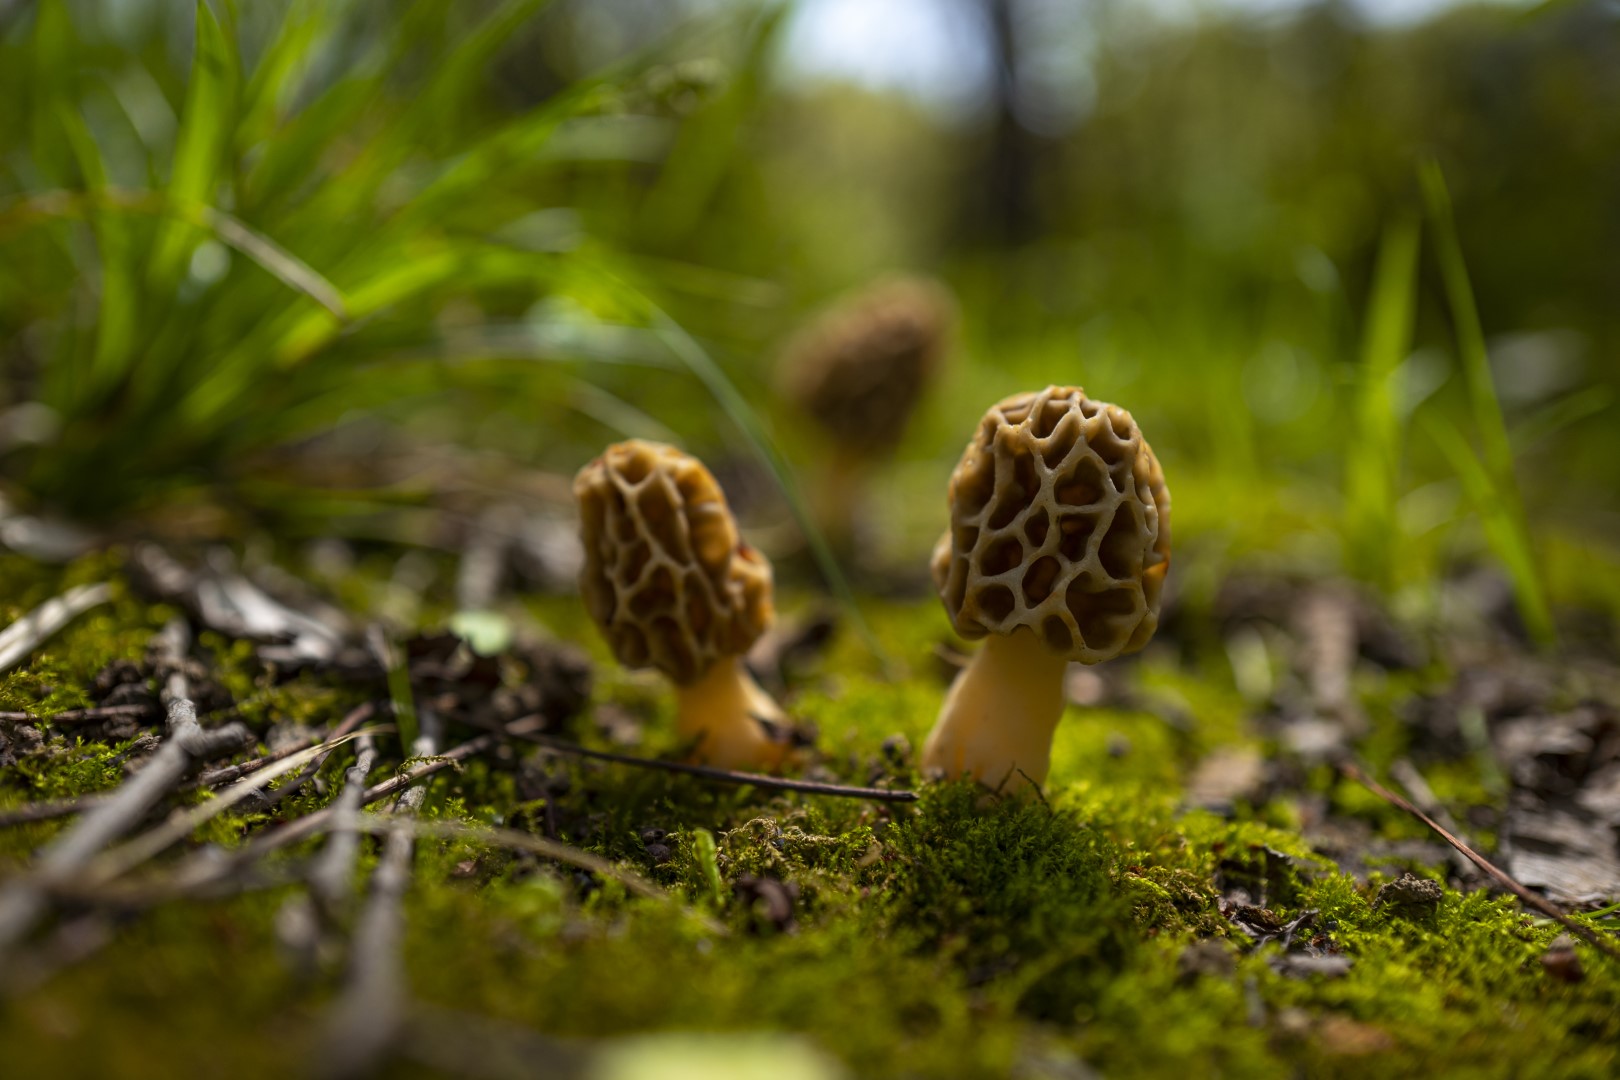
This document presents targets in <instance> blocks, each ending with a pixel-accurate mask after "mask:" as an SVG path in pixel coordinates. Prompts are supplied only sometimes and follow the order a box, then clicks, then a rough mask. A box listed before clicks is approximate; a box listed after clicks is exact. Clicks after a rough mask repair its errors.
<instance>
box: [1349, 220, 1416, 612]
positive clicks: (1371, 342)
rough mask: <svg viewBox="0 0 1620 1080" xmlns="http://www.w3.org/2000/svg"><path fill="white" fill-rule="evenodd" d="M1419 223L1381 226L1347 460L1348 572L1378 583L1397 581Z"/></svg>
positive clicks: (1407, 221)
mask: <svg viewBox="0 0 1620 1080" xmlns="http://www.w3.org/2000/svg"><path fill="white" fill-rule="evenodd" d="M1420 235H1421V234H1420V230H1419V223H1418V221H1417V220H1416V219H1415V218H1413V217H1402V218H1399V219H1397V220H1396V221H1394V222H1392V223H1390V225H1389V226H1387V227H1386V228H1385V229H1384V235H1383V239H1382V241H1381V242H1380V244H1379V248H1378V265H1377V269H1376V270H1375V272H1374V276H1373V290H1372V297H1371V299H1370V300H1369V301H1368V307H1367V323H1366V330H1365V334H1364V337H1363V339H1362V350H1361V371H1360V378H1359V384H1358V390H1357V400H1356V418H1355V434H1354V436H1353V438H1352V439H1351V442H1350V451H1349V453H1348V455H1347V459H1346V462H1345V467H1346V476H1345V488H1346V497H1347V498H1346V512H1347V521H1346V526H1347V534H1348V535H1347V539H1348V541H1349V555H1350V558H1349V560H1348V561H1349V563H1350V566H1351V569H1352V570H1353V571H1354V572H1355V573H1356V574H1358V575H1359V576H1361V577H1362V578H1364V579H1366V580H1370V581H1373V582H1374V583H1376V584H1377V585H1379V586H1381V587H1382V588H1385V589H1388V588H1390V587H1392V586H1393V585H1394V583H1395V582H1394V570H1395V553H1396V549H1397V547H1398V545H1399V537H1398V536H1397V535H1396V531H1397V517H1396V513H1395V502H1396V483H1397V479H1398V473H1399V469H1400V460H1401V424H1400V417H1399V416H1398V415H1397V412H1396V401H1395V387H1394V377H1395V373H1396V372H1397V371H1398V370H1399V368H1400V364H1401V361H1402V360H1404V359H1405V358H1406V356H1407V354H1408V353H1409V352H1411V349H1412V322H1413V313H1414V311H1415V309H1416V306H1417V267H1418V247H1419V237H1420Z"/></svg>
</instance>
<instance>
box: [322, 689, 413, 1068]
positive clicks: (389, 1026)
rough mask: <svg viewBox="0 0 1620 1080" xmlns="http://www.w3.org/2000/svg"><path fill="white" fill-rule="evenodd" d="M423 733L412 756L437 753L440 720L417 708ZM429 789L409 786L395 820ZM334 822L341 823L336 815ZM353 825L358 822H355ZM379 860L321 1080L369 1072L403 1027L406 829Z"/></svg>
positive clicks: (393, 832)
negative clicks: (328, 1077)
mask: <svg viewBox="0 0 1620 1080" xmlns="http://www.w3.org/2000/svg"><path fill="white" fill-rule="evenodd" d="M417 716H418V717H419V719H420V720H421V722H422V730H421V733H420V734H419V735H418V736H417V738H416V740H415V742H413V743H412V745H411V753H412V755H413V756H416V757H430V756H432V754H433V753H434V751H436V750H437V749H438V748H439V723H438V714H437V713H435V712H434V711H433V710H432V709H429V708H422V709H420V710H418V712H417ZM426 797H427V788H426V787H425V786H417V787H412V788H409V789H407V790H406V791H405V793H404V794H402V795H401V796H400V797H399V801H398V802H397V803H395V805H394V814H395V815H396V816H397V817H399V818H402V819H405V821H404V822H402V823H409V819H411V818H413V817H415V815H416V812H417V811H418V810H419V809H421V806H422V801H423V800H424V799H425V798H426ZM333 817H334V820H341V818H339V817H338V816H337V815H334V816H333ZM356 824H358V823H356ZM386 832H387V838H386V839H385V840H384V841H383V853H382V858H381V859H379V860H378V862H377V870H376V872H375V873H374V874H373V875H372V885H371V895H370V896H369V897H367V899H366V906H365V908H364V910H362V911H361V913H360V921H359V924H358V925H356V927H355V931H354V947H353V950H352V952H351V954H350V958H349V978H348V983H347V985H346V986H345V987H344V989H343V995H342V997H341V998H339V999H338V1002H337V1004H336V1005H335V1006H334V1007H333V1009H332V1014H331V1017H330V1025H331V1026H330V1028H329V1029H328V1037H327V1046H326V1052H325V1053H323V1054H322V1055H321V1057H320V1058H319V1060H318V1063H317V1071H318V1072H319V1073H320V1074H322V1075H325V1076H358V1075H362V1074H365V1073H368V1072H370V1071H371V1070H372V1069H373V1068H374V1067H375V1066H376V1065H378V1064H379V1063H381V1062H382V1061H383V1060H384V1058H386V1057H387V1055H388V1050H389V1046H390V1045H391V1044H392V1043H394V1042H395V1041H396V1040H397V1039H398V1037H399V1035H400V1033H401V1032H402V1030H403V1029H404V1026H405V1017H406V1008H407V1003H408V1001H409V998H410V988H409V984H408V982H407V980H406V977H405V963H404V949H403V947H402V942H403V939H404V936H405V913H404V899H405V890H406V888H408V887H409V885H410V881H411V861H412V857H413V856H414V855H415V854H416V840H415V837H414V836H413V835H412V833H411V832H410V831H408V830H407V829H388V830H386Z"/></svg>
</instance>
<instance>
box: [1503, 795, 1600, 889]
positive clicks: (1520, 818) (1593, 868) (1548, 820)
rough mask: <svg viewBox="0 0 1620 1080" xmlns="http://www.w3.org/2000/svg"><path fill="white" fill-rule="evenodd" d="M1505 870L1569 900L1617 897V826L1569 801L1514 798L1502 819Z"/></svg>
mask: <svg viewBox="0 0 1620 1080" xmlns="http://www.w3.org/2000/svg"><path fill="white" fill-rule="evenodd" d="M1501 840H1502V851H1503V853H1504V855H1505V856H1506V861H1507V865H1508V872H1509V873H1511V874H1512V875H1513V876H1514V877H1515V878H1517V879H1518V880H1519V881H1522V882H1523V883H1524V884H1526V885H1530V886H1533V887H1535V888H1538V889H1544V890H1546V892H1547V893H1548V895H1550V896H1551V897H1553V898H1554V899H1556V900H1559V901H1562V902H1564V903H1568V904H1580V903H1587V902H1592V901H1604V902H1606V901H1610V900H1614V899H1617V898H1620V858H1617V857H1616V855H1615V826H1614V825H1613V824H1611V823H1610V822H1608V821H1603V820H1598V819H1594V818H1593V816H1592V815H1590V814H1587V813H1585V812H1583V811H1581V810H1580V808H1579V807H1576V806H1574V805H1571V804H1568V803H1557V804H1552V803H1542V802H1534V801H1531V800H1528V799H1523V798H1519V797H1516V798H1515V799H1514V801H1513V804H1512V805H1511V806H1509V808H1508V812H1507V816H1506V818H1505V819H1504V820H1503V823H1502V837H1501Z"/></svg>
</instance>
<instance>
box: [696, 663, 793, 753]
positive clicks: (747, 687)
mask: <svg viewBox="0 0 1620 1080" xmlns="http://www.w3.org/2000/svg"><path fill="white" fill-rule="evenodd" d="M675 695H676V717H675V729H676V731H678V732H679V733H680V735H681V737H682V738H683V740H685V741H687V742H694V741H695V742H696V744H697V745H696V747H695V748H694V749H693V751H692V759H693V760H694V761H696V762H698V763H699V764H703V765H714V766H716V767H718V768H722V769H759V768H767V769H769V768H775V767H776V766H778V765H780V764H781V763H782V759H783V757H784V756H785V755H786V752H787V744H786V743H784V742H778V741H776V740H774V739H772V738H771V736H770V732H769V731H767V729H766V727H765V724H763V723H761V720H764V721H768V722H770V723H774V724H785V723H786V718H785V717H784V716H783V714H782V709H781V707H780V706H778V705H777V704H776V702H775V701H773V700H771V696H770V695H769V694H767V693H766V692H765V691H764V690H763V689H762V688H761V687H760V685H759V683H757V682H755V681H754V677H753V676H752V675H750V674H748V671H747V669H746V668H744V667H743V664H742V660H741V659H739V658H737V657H724V658H722V659H721V660H719V661H718V662H716V663H715V664H714V665H712V666H711V667H710V668H709V670H708V671H706V672H704V673H703V675H702V676H701V677H700V678H699V679H698V680H697V681H696V682H694V683H688V684H687V685H685V686H679V687H677V688H676V691H675ZM756 718H757V719H756Z"/></svg>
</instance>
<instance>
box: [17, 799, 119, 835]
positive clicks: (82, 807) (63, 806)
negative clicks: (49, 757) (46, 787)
mask: <svg viewBox="0 0 1620 1080" xmlns="http://www.w3.org/2000/svg"><path fill="white" fill-rule="evenodd" d="M107 799H108V796H107V795H104V794H97V795H80V796H77V797H76V798H72V799H52V800H50V801H49V802H36V803H24V804H23V805H22V806H16V807H12V808H11V809H10V810H0V828H5V827H6V826H7V825H28V824H32V823H33V822H36V821H51V820H52V819H54V818H59V817H68V816H69V815H72V814H82V813H84V812H85V811H86V810H88V809H90V808H91V807H92V806H95V805H96V804H98V803H104V802H106V801H107Z"/></svg>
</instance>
